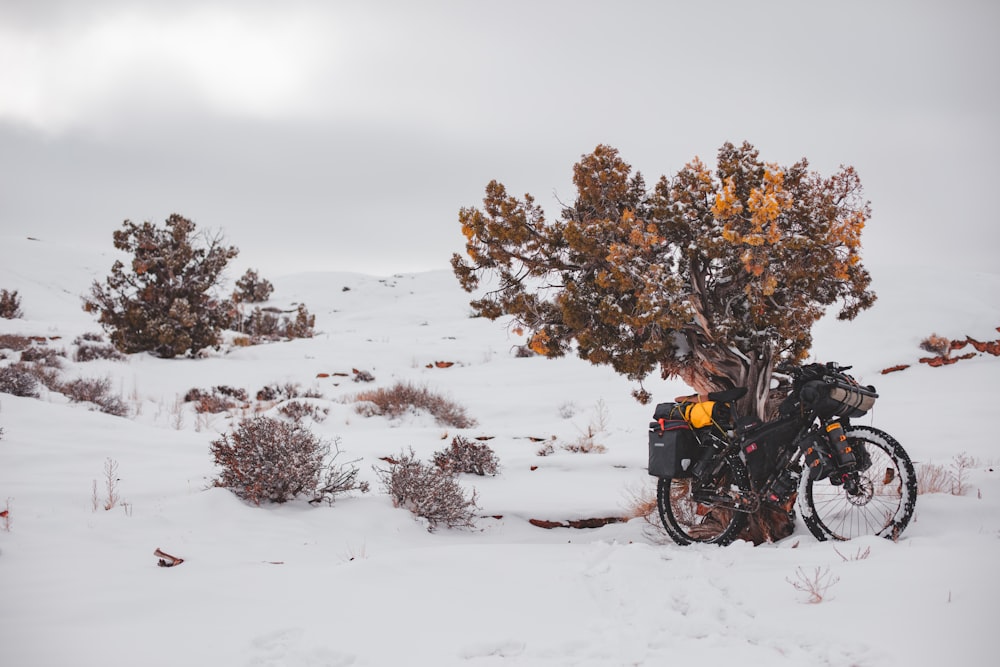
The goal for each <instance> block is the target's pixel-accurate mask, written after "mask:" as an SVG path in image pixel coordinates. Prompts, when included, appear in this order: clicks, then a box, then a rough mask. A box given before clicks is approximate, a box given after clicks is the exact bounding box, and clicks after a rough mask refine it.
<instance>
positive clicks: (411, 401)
mask: <svg viewBox="0 0 1000 667" xmlns="http://www.w3.org/2000/svg"><path fill="white" fill-rule="evenodd" d="M354 400H355V401H356V402H359V403H360V404H361V405H359V406H358V408H357V409H358V412H359V414H363V415H365V416H373V415H382V416H386V417H399V416H401V415H403V414H405V413H406V412H410V411H416V410H426V411H427V412H429V413H430V414H431V415H432V416H433V417H434V418H435V419H436V420H437V422H438V423H439V424H441V425H443V426H453V427H455V428H471V427H473V426H475V425H476V420H475V419H472V418H470V417H469V416H468V415H466V413H465V408H463V407H462V406H460V405H458V404H457V403H455V402H453V401H451V400H449V399H447V398H444V397H443V396H441V395H440V394H435V393H434V392H432V391H431V390H430V389H428V388H427V387H416V386H414V385H412V384H410V383H407V382H397V383H396V384H394V385H393V386H392V387H389V388H388V389H386V388H379V389H374V390H372V391H363V392H361V393H359V394H357V395H356V396H355V397H354Z"/></svg>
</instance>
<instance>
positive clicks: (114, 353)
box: [73, 333, 125, 362]
mask: <svg viewBox="0 0 1000 667" xmlns="http://www.w3.org/2000/svg"><path fill="white" fill-rule="evenodd" d="M73 344H74V345H76V346H77V347H76V352H74V353H73V361H77V362H86V361H95V360H97V359H107V360H109V361H123V360H124V359H125V355H124V354H122V353H121V352H119V351H118V348H116V347H115V346H114V345H111V344H110V343H105V342H104V337H103V336H102V335H101V334H99V333H85V334H81V335H79V336H77V337H76V338H75V339H74V340H73Z"/></svg>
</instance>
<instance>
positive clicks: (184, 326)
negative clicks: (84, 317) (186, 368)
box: [83, 214, 239, 358]
mask: <svg viewBox="0 0 1000 667" xmlns="http://www.w3.org/2000/svg"><path fill="white" fill-rule="evenodd" d="M114 244H115V248H117V249H118V250H123V251H125V252H128V253H131V254H132V262H131V265H130V266H129V267H128V268H126V266H125V264H124V263H122V262H121V261H116V262H115V263H114V265H113V266H112V267H111V275H110V276H108V278H107V279H106V280H105V283H104V284H103V285H102V284H101V283H100V282H98V281H94V283H93V285H92V286H91V289H90V293H89V296H85V297H84V306H83V307H84V310H86V311H87V312H91V313H97V314H98V315H99V320H98V321H99V322H100V324H101V326H103V327H104V330H105V331H106V332H107V333H108V335H109V336H110V338H111V342H112V343H113V344H114V345H115V347H117V348H118V349H119V350H121V351H122V352H126V353H131V352H152V353H154V354H156V355H157V356H159V357H163V358H172V357H176V356H178V355H183V354H185V353H190V354H191V355H192V356H193V355H194V354H196V353H197V352H198V351H199V350H201V349H203V348H205V347H211V346H215V345H218V343H219V333H220V331H221V330H222V329H223V328H224V327H225V326H226V324H227V323H228V322H229V321H231V319H232V304H231V303H230V302H229V301H227V300H220V299H218V298H216V297H215V296H214V295H213V293H214V291H215V289H216V288H217V286H218V284H219V280H220V276H221V274H222V271H223V270H224V269H225V268H226V264H227V263H228V262H229V260H230V259H232V258H233V257H235V256H236V255H237V254H238V253H239V251H238V250H237V249H236V248H235V247H231V246H225V245H223V243H222V238H221V236H218V235H217V236H205V235H196V234H195V224H194V223H193V222H191V221H190V220H188V219H186V218H184V217H182V216H180V215H177V214H174V215H171V216H170V217H169V218H168V219H167V221H166V228H165V229H162V228H158V227H156V226H155V225H153V224H152V223H150V222H144V223H143V224H142V225H136V224H135V223H133V222H131V221H129V220H126V221H125V222H124V223H122V229H120V230H118V231H116V232H115V233H114Z"/></svg>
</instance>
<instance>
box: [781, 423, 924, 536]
mask: <svg viewBox="0 0 1000 667" xmlns="http://www.w3.org/2000/svg"><path fill="white" fill-rule="evenodd" d="M845 435H847V439H848V442H849V443H850V444H851V447H852V448H854V449H855V451H857V450H858V449H862V448H863V449H864V450H865V451H866V452H867V454H868V457H869V458H870V459H871V464H870V465H869V466H868V467H867V468H866V469H864V470H861V471H857V472H852V473H850V474H849V475H848V477H847V479H846V480H844V483H843V484H831V483H830V481H829V479H825V480H822V481H816V482H814V481H813V480H812V479H810V477H809V475H803V476H802V481H801V482H800V485H799V508H800V510H801V511H802V520H803V521H804V522H805V524H806V527H807V528H808V529H809V532H811V533H812V534H813V536H815V537H816V539H818V540H820V541H824V540H827V539H831V538H832V539H834V540H850V539H852V538H855V537H862V536H864V535H878V536H881V537H886V538H888V539H891V540H895V539H898V538H899V536H900V534H901V533H902V532H903V530H904V529H905V528H906V526H907V524H908V523H909V522H910V519H911V518H912V517H913V509H914V507H915V506H916V502H917V475H916V473H915V472H914V469H913V463H912V462H911V461H910V457H909V455H908V454H907V453H906V450H904V449H903V447H902V445H900V444H899V443H898V442H897V441H896V439H895V438H893V437H892V436H891V435H889V434H888V433H886V432H884V431H880V430H878V429H875V428H871V427H868V426H852V427H850V428H849V429H848V430H847V432H846V434H845Z"/></svg>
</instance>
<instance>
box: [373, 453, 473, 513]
mask: <svg viewBox="0 0 1000 667" xmlns="http://www.w3.org/2000/svg"><path fill="white" fill-rule="evenodd" d="M375 472H376V473H377V474H378V477H379V481H380V482H381V484H382V488H383V489H384V490H385V492H386V493H388V494H389V496H390V497H391V498H392V504H393V505H394V506H395V507H404V508H406V509H408V510H410V512H412V513H413V514H414V515H416V516H418V517H421V518H423V519H426V520H427V530H429V531H432V532H433V531H434V530H435V529H437V527H438V526H440V525H444V526H445V527H447V528H474V527H475V525H476V524H475V519H476V511H477V510H478V509H479V506H478V505H477V504H476V492H475V491H473V492H472V495H471V496H466V495H465V492H464V491H463V490H462V487H461V485H460V484H459V483H458V480H457V479H456V477H455V475H454V473H451V472H448V471H445V470H442V469H441V468H438V467H437V466H433V465H428V464H426V463H422V462H420V461H419V460H417V458H416V456H415V455H414V453H413V450H412V449H411V450H410V452H409V454H407V453H405V452H404V453H402V454H400V456H399V457H398V458H395V459H392V460H391V461H390V462H389V467H388V468H378V467H376V468H375Z"/></svg>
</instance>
